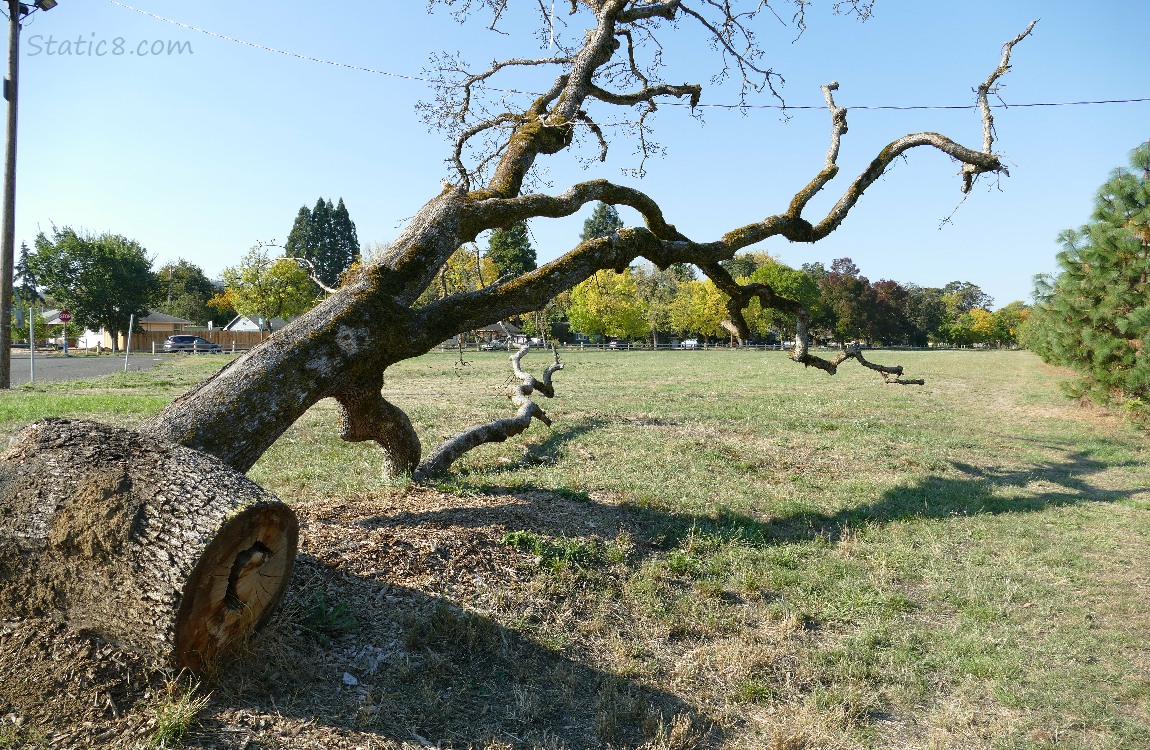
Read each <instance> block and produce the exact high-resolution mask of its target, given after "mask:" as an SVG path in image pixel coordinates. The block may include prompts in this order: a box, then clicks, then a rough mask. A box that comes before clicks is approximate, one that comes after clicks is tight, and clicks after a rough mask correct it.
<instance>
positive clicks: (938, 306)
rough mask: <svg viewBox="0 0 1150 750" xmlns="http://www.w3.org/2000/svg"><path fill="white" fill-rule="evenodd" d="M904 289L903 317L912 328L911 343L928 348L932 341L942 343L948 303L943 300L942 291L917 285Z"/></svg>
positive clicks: (909, 285)
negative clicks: (942, 331)
mask: <svg viewBox="0 0 1150 750" xmlns="http://www.w3.org/2000/svg"><path fill="white" fill-rule="evenodd" d="M904 289H905V291H906V298H905V300H904V303H903V304H904V307H903V317H904V318H905V320H906V322H907V325H908V326H909V327H910V343H911V344H912V345H914V346H927V345H928V344H930V343H931V342H932V341H933V342H940V341H942V338H941V335H940V330H941V328H942V325H943V323H944V322H945V321H946V301H945V300H943V298H942V290H941V289H938V288H936V287H921V286H918V285H917V284H907V285H905V286H904Z"/></svg>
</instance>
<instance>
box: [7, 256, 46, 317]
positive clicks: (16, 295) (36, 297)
mask: <svg viewBox="0 0 1150 750" xmlns="http://www.w3.org/2000/svg"><path fill="white" fill-rule="evenodd" d="M31 255H32V251H31V250H29V249H28V243H27V242H21V243H20V256H19V257H18V258H17V259H16V267H15V274H14V275H13V282H12V292H13V294H12V299H13V301H14V302H15V304H16V306H17V307H22V308H27V307H31V306H32V305H36V304H42V303H43V302H44V297H43V295H41V294H40V289H39V285H38V284H37V283H36V274H34V273H33V272H32V264H31V262H30V258H31Z"/></svg>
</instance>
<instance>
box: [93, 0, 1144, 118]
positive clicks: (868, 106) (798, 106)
mask: <svg viewBox="0 0 1150 750" xmlns="http://www.w3.org/2000/svg"><path fill="white" fill-rule="evenodd" d="M108 2H109V3H111V4H112V5H116V6H119V7H121V8H124V9H126V10H131V11H135V12H136V13H139V14H140V15H144V16H148V17H150V18H154V19H156V20H157V21H163V22H164V23H170V24H172V25H174V26H179V27H181V28H185V29H188V30H189V31H195V32H197V33H200V34H206V35H207V36H210V37H215V38H216V39H222V40H224V41H227V42H233V43H235V44H242V45H244V46H247V47H253V48H255V49H259V50H263V51H264V52H273V53H275V54H277V55H284V56H286V57H294V58H295V59H297V60H305V61H307V62H314V63H320V64H323V65H332V66H334V67H337V68H346V69H347V70H356V71H359V72H361V73H374V74H375V75H381V76H388V77H389V78H400V79H403V80H405V81H418V82H420V83H430V84H435V83H437V82H436V81H434V80H432V79H430V78H424V77H422V76H412V75H405V74H403V73H392V72H390V71H387V70H379V69H378V68H367V67H364V66H362V65H352V64H350V63H343V62H337V61H334V60H325V59H323V58H322V57H313V56H311V55H303V54H300V53H298V52H288V51H285V50H281V49H276V48H275V47H268V46H267V45H264V44H258V43H256V42H248V41H245V40H243V39H236V38H235V37H230V36H227V35H225V34H219V33H217V32H215V31H210V30H208V29H202V28H200V27H199V26H192V25H191V24H188V23H184V22H183V21H177V20H174V19H171V18H165V17H164V16H160V15H156V14H155V13H151V12H149V11H146V10H141V9H140V8H134V7H132V6H131V5H126V4H125V3H121V2H119V1H118V0H108ZM481 88H485V89H486V90H488V91H497V92H500V93H504V94H523V95H525V96H539V94H538V93H537V92H531V91H520V90H518V89H500V88H494V87H490V86H483V87H481ZM1144 102H1150V97H1143V98H1131V99H1093V100H1082V101H1070V102H1025V103H1022V104H1006V103H1005V102H1003V103H1001V104H992V105H990V106H991V107H993V108H995V109H1010V108H1012V107H1077V106H1084V105H1092V104H1138V103H1144ZM663 106H673V107H689V106H691V105H689V104H687V103H685V102H664V103H663ZM695 107H697V108H700V109H704V108H706V109H733V110H740V111H746V110H752V109H773V110H779V111H784V112H785V111H787V110H810V109H817V110H825V109H826V105H825V104H817V105H816V104H794V105H792V104H703V103H700V104H696V105H695ZM845 108H846V109H848V110H856V109H869V110H893V111H910V110H924V109H926V110H947V109H977V108H978V105H977V104H905V105H898V104H856V105H846V106H845Z"/></svg>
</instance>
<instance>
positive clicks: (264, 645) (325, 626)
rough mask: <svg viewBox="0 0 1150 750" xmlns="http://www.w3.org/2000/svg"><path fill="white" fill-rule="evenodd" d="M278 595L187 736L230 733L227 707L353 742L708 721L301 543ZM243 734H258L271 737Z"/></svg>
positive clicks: (596, 731)
mask: <svg viewBox="0 0 1150 750" xmlns="http://www.w3.org/2000/svg"><path fill="white" fill-rule="evenodd" d="M282 607H283V609H282V611H281V612H280V613H279V614H277V616H276V618H275V620H274V621H273V624H272V625H271V626H270V628H269V632H266V633H264V634H261V635H260V636H259V637H258V638H257V639H255V640H254V641H253V644H252V651H251V652H250V653H249V654H247V655H246V657H245V658H244V659H243V660H241V662H240V663H238V664H237V665H235V666H234V667H233V668H230V669H229V670H228V673H227V675H226V676H225V679H223V680H221V681H219V683H218V684H216V685H213V686H211V689H212V691H213V707H214V708H216V709H217V710H220V711H222V712H223V715H222V716H216V717H213V716H204V717H203V720H202V723H201V726H200V728H199V729H198V730H197V731H196V736H190V737H189V738H188V739H189V741H191V742H195V741H205V740H211V739H213V738H218V737H219V736H221V735H222V734H224V733H227V732H235V731H236V730H235V724H236V719H235V717H236V715H237V713H238V714H240V715H247V716H250V717H251V719H250V721H251V723H252V724H255V725H256V726H257V727H258V726H259V718H258V717H259V716H261V715H265V716H266V715H267V714H269V713H270V714H272V715H273V716H274V717H276V718H275V722H276V724H277V731H278V732H284V731H287V732H290V731H291V729H290V725H289V724H288V723H281V722H280V721H279V719H278V717H284V718H287V719H289V720H298V721H299V722H307V723H309V724H311V725H313V726H314V725H316V724H319V725H321V726H325V727H328V728H330V729H331V730H333V732H334V733H335V734H336V735H340V734H344V733H346V732H349V731H350V732H359V733H362V734H363V735H367V737H363V736H360V737H357V738H356V739H355V740H353V741H352V742H353V744H355V745H357V746H358V745H360V744H362V743H363V742H364V741H369V742H374V741H388V742H397V743H398V742H406V743H417V744H420V745H424V746H427V747H431V746H434V747H476V748H478V747H488V746H491V747H507V746H511V747H524V748H528V747H552V746H554V747H570V748H591V747H604V746H608V745H610V746H613V747H620V748H622V747H638V746H640V745H643V744H644V743H645V742H647V741H649V740H651V739H652V738H654V737H657V736H658V734H659V723H660V720H662V721H663V722H664V724H665V725H666V726H668V727H669V726H670V725H671V723H672V722H673V721H674V719H675V717H679V720H680V721H682V720H683V719H684V718H686V719H689V720H690V722H691V723H692V724H693V725H694V726H697V727H706V726H708V725H709V722H708V721H706V720H705V719H703V718H702V717H700V716H699V715H698V714H697V712H696V711H695V709H694V708H693V707H691V706H690V705H688V704H686V703H685V702H683V701H682V700H681V699H679V698H677V697H676V696H674V695H671V694H669V693H666V692H663V691H659V690H656V689H653V688H650V687H647V686H644V685H641V684H639V683H638V682H635V681H631V680H628V679H626V678H624V677H620V676H617V675H614V674H611V673H609V672H606V671H602V670H600V669H596V668H595V667H593V666H590V665H588V664H586V663H583V662H581V661H579V660H576V659H572V658H569V657H568V656H566V655H564V654H562V653H560V652H559V651H557V650H554V649H551V648H548V647H547V646H546V645H543V644H540V643H536V642H534V641H532V640H530V639H529V638H526V637H524V636H523V635H522V634H520V633H519V632H517V631H516V630H513V629H510V628H507V627H504V626H502V625H500V624H499V623H498V622H496V621H495V620H494V619H492V618H490V617H487V616H485V615H483V614H480V613H476V612H474V611H468V610H464V609H463V608H460V607H458V606H457V605H455V604H453V603H452V602H451V601H449V600H448V599H446V598H439V597H435V596H429V595H428V594H427V593H425V592H422V591H419V590H416V589H412V588H408V587H403V586H397V585H394V584H389V583H388V582H387V580H386V579H385V578H383V577H378V578H377V577H374V576H357V575H349V574H348V573H347V572H346V571H343V570H341V569H340V568H339V567H338V566H335V565H331V564H328V563H325V562H323V561H321V560H319V559H317V558H315V557H311V556H308V555H300V556H299V558H298V560H297V563H296V573H295V575H294V576H293V581H292V584H291V587H290V589H289V591H288V593H287V595H286V597H285V600H284V603H283V605H282ZM209 713H210V712H209ZM712 731H714V730H712ZM253 739H259V740H261V742H260V745H259V746H261V747H263V746H265V745H264V744H263V742H262V740H267V739H270V738H258V737H254V738H253ZM711 739H712V740H715V741H717V737H712V738H711ZM708 744H713V743H708V742H704V743H703V746H706V745H708ZM275 746H277V747H278V746H279V745H275ZM287 746H290V740H289V745H287ZM341 746H342V745H341ZM372 746H375V745H372ZM388 746H390V745H388Z"/></svg>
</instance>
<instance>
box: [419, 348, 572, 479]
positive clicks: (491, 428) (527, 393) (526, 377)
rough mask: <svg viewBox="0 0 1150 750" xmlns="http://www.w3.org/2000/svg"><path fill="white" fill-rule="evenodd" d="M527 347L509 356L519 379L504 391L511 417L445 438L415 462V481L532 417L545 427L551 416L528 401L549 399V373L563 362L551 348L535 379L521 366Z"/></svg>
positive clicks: (506, 435) (439, 471)
mask: <svg viewBox="0 0 1150 750" xmlns="http://www.w3.org/2000/svg"><path fill="white" fill-rule="evenodd" d="M529 349H530V347H527V346H522V347H520V348H519V351H517V352H515V353H514V354H512V355H511V358H510V359H511V368H512V370H513V371H514V373H515V377H517V378H519V384H518V385H516V386H513V387H512V388H510V389H509V390H508V393H507V398H509V399H510V400H511V403H512V404H514V405H515V406H516V407H517V408H518V411H517V412H516V414H515V416H514V417H509V418H506V419H496V420H495V421H493V422H488V423H486V424H481V425H476V426H474V427H471V428H468V429H466V430H464V431H463V432H461V433H459V434H458V435H455V436H454V437H452V438H451V439H449V440H447V441H446V442H445V443H444V444H443V445H441V446H440V447H439V448H437V449H436V450H435V451H433V452H432V453H431V454H430V455H429V456H428V457H427V458H426V459H424V460H423V462H422V463H420V464H419V468H417V469H416V470H415V472H414V473H413V474H412V478H413V479H414V480H415V481H417V482H421V481H423V480H425V479H427V478H428V477H432V476H435V475H437V474H442V473H444V472H446V471H447V470H448V469H449V468H450V467H451V464H453V463H455V462H456V461H457V460H459V458H461V457H462V456H463V454H465V453H467V452H468V451H470V450H472V449H473V448H476V447H478V446H480V445H484V444H485V443H501V442H503V441H504V440H506V439H507V438H509V437H514V436H515V435H518V434H519V433H521V432H523V431H524V430H526V429H527V428H528V427H530V426H531V420H532V419H538V420H539V421H540V422H542V423H543V424H545V425H547V426H548V427H550V426H551V418H550V417H548V416H547V413H546V412H544V411H543V409H541V408H540V407H539V405H538V404H536V403H535V402H534V401H532V400H531V394H532V393H535V392H539V393H541V394H543V395H544V396H546V397H547V398H553V397H554V396H555V388H554V386H553V385H552V384H551V376H552V375H554V374H555V372H556V371H558V370H562V369H563V363H562V362H560V361H559V352H557V351H555V349H552V350H551V351H552V353H553V354H554V356H555V361H554V363H552V364H550V365H548V366H547V369H545V370H544V371H543V380H536V379H535V377H534V376H533V375H531V374H530V373H528V372H526V371H524V370H523V368H522V367H521V361H522V359H523V356H524V355H525V354H527V352H528V350H529Z"/></svg>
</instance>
